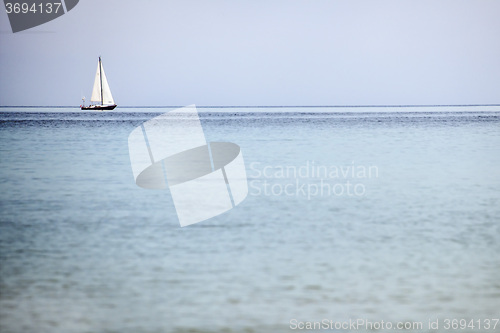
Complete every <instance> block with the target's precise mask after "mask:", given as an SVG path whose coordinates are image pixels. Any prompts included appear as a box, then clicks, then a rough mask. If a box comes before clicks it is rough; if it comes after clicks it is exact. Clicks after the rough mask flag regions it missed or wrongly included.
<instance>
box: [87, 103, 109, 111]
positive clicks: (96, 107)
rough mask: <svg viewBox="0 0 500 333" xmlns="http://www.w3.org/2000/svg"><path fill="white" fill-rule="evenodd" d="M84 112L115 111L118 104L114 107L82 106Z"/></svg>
mask: <svg viewBox="0 0 500 333" xmlns="http://www.w3.org/2000/svg"><path fill="white" fill-rule="evenodd" d="M81 108H82V110H97V111H104V110H113V109H114V108H116V104H114V105H89V106H81Z"/></svg>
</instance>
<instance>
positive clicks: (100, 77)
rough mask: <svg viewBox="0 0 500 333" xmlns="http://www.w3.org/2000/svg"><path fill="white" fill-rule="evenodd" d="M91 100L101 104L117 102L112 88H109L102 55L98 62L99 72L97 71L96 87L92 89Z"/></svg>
mask: <svg viewBox="0 0 500 333" xmlns="http://www.w3.org/2000/svg"><path fill="white" fill-rule="evenodd" d="M90 101H92V102H97V103H99V104H101V105H104V104H115V101H114V100H113V96H112V95H111V90H110V89H109V85H108V80H107V79H106V74H105V73H104V68H103V67H102V62H101V57H99V62H98V63H97V72H96V73H95V80H94V88H93V89H92V97H91V98H90Z"/></svg>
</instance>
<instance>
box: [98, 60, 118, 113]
mask: <svg viewBox="0 0 500 333" xmlns="http://www.w3.org/2000/svg"><path fill="white" fill-rule="evenodd" d="M101 73H102V104H110V105H111V104H115V101H114V100H113V96H112V95H111V90H110V89H109V85H108V80H107V79H106V74H104V68H103V67H102V62H101Z"/></svg>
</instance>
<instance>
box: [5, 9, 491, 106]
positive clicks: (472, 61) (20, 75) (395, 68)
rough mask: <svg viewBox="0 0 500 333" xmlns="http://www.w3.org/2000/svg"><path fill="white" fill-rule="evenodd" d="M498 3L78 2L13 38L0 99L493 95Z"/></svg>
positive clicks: (370, 100) (363, 99)
mask: <svg viewBox="0 0 500 333" xmlns="http://www.w3.org/2000/svg"><path fill="white" fill-rule="evenodd" d="M499 17H500V1H498V0H489V1H486V0H473V1H472V0H469V1H463V0H448V1H440V0H432V1H427V0H418V1H412V0H407V1H401V0H398V1H376V0H369V1H368V0H367V1H356V0H349V1H347V0H345V1H336V0H328V1H320V0H314V1H293V0H286V1H272V0H268V1H210V0H203V1H186V0H182V1H160V0H158V1H153V0H151V1H124V0H113V1H106V0H81V1H80V3H79V4H78V5H77V6H76V7H75V8H74V9H73V10H72V11H70V12H68V13H67V14H65V15H64V16H62V17H60V18H58V19H56V20H54V21H51V22H49V23H46V24H44V25H41V26H39V27H35V28H32V29H30V30H27V31H26V32H20V33H16V34H13V33H12V32H11V30H10V26H9V24H8V19H7V15H6V13H5V12H2V13H0V31H1V33H0V84H1V86H0V105H76V106H77V105H79V104H80V103H81V100H80V98H81V94H82V93H83V94H84V95H85V96H87V98H88V97H89V96H90V93H91V89H92V84H93V79H94V74H95V69H96V63H97V57H98V56H99V55H102V58H103V62H104V68H105V70H106V74H107V76H108V80H109V84H110V87H111V90H112V92H113V96H114V98H115V100H116V102H117V104H118V105H122V106H125V105H129V106H134V105H189V104H197V105H353V104H354V105H366V104H476V103H485V104H495V103H500V19H499Z"/></svg>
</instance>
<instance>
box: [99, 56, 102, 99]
mask: <svg viewBox="0 0 500 333" xmlns="http://www.w3.org/2000/svg"><path fill="white" fill-rule="evenodd" d="M99 79H100V80H101V84H100V86H101V105H102V102H103V98H102V64H101V57H100V56H99Z"/></svg>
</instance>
